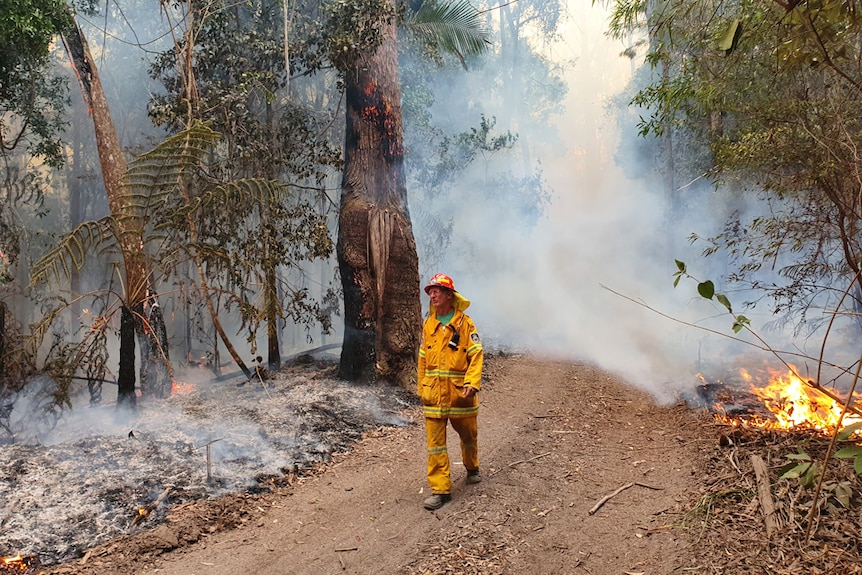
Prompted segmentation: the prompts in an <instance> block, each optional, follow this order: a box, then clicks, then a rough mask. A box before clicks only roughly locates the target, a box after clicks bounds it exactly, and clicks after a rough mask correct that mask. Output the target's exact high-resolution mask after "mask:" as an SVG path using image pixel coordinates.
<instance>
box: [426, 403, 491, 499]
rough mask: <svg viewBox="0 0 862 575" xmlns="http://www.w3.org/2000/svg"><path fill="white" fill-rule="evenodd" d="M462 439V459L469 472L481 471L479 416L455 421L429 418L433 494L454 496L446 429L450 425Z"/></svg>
mask: <svg viewBox="0 0 862 575" xmlns="http://www.w3.org/2000/svg"><path fill="white" fill-rule="evenodd" d="M449 422H451V423H452V428H453V429H454V430H455V431H456V432H457V433H458V435H459V436H460V437H461V458H462V459H463V461H464V467H466V468H467V471H477V470H478V469H479V445H478V439H479V427H478V425H477V423H476V416H475V415H473V416H470V417H455V418H451V419H450V418H446V417H442V418H437V417H426V418H425V432H426V434H427V435H428V483H429V484H430V485H431V491H432V492H433V493H451V492H452V480H451V479H450V478H449V450H448V449H447V447H446V428H447V427H448V423H449Z"/></svg>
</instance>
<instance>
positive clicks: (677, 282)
mask: <svg viewBox="0 0 862 575" xmlns="http://www.w3.org/2000/svg"><path fill="white" fill-rule="evenodd" d="M681 277H682V276H681V275H677V276H676V279H675V280H673V287H676V286H677V285H678V284H679V279H680V278H681Z"/></svg>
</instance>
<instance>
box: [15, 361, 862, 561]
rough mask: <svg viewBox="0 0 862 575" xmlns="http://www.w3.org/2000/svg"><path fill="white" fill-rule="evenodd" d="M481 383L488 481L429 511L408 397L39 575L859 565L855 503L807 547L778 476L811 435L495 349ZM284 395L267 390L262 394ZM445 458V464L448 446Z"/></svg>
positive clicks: (790, 487) (828, 521)
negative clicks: (762, 491)
mask: <svg viewBox="0 0 862 575" xmlns="http://www.w3.org/2000/svg"><path fill="white" fill-rule="evenodd" d="M485 376H486V377H485V382H484V384H483V390H482V392H481V394H482V395H481V400H482V408H481V412H480V420H479V430H480V458H481V461H482V469H483V474H484V481H483V482H482V483H481V484H479V485H474V486H467V485H465V483H464V481H463V479H464V476H465V471H464V469H463V467H462V466H459V465H458V464H457V463H456V464H455V465H454V466H453V475H454V480H455V488H454V492H453V501H452V502H451V503H450V504H448V505H446V506H444V507H443V508H442V509H440V510H438V511H436V512H428V511H425V510H423V509H422V507H421V501H422V499H423V498H424V497H425V496H427V495H428V488H427V484H426V479H425V474H424V458H425V456H424V451H425V447H424V430H423V428H422V420H421V411H420V409H419V407H418V406H416V405H415V404H412V405H409V406H406V407H404V409H403V410H402V411H401V413H400V415H401V416H402V417H403V418H405V419H407V420H409V421H410V423H409V424H407V425H406V426H401V427H398V426H394V427H393V426H387V425H378V426H376V427H372V428H369V429H367V430H366V431H365V432H364V433H362V435H361V437H360V438H359V439H358V440H357V441H355V442H354V443H351V444H349V446H348V447H347V448H346V449H345V450H336V451H335V452H334V453H333V454H332V455H331V457H330V458H327V461H326V462H323V463H319V464H314V465H312V466H311V467H309V468H308V469H307V471H306V472H300V473H295V472H288V473H286V474H284V475H281V476H272V477H270V478H269V479H266V478H261V481H262V484H266V482H267V481H269V483H270V485H269V487H268V488H267V489H263V488H261V486H260V485H258V488H256V489H253V490H246V491H244V492H240V493H233V494H228V495H224V496H221V497H216V498H210V499H198V500H195V499H190V500H188V501H186V502H184V503H179V502H177V501H173V502H172V503H170V504H169V505H167V506H164V505H163V506H162V507H165V509H164V513H163V515H162V517H161V520H159V517H156V516H155V513H154V517H153V518H152V519H151V518H149V517H148V518H147V519H145V520H144V521H142V522H140V524H139V525H137V526H135V527H134V528H131V529H128V534H127V535H123V536H121V537H118V538H114V539H112V540H110V541H107V542H105V543H101V544H99V545H96V546H94V547H92V548H90V549H88V550H86V551H84V550H81V553H80V554H79V556H77V557H75V558H72V559H70V560H67V561H65V562H64V563H60V564H56V565H53V566H47V567H43V568H42V569H41V570H39V571H38V572H40V573H44V574H61V573H63V574H65V573H80V574H94V575H95V574H100V575H101V574H129V575H131V574H154V575H155V574H159V575H204V574H206V575H228V574H231V575H233V574H236V573H252V572H253V573H257V574H262V575H265V574H297V575H300V574H306V573H307V574H321V573H323V574H329V573H332V574H340V573H355V574H365V573H375V574H437V573H441V574H442V573H458V574H510V573H511V574H517V573H536V574H576V573H577V574H580V573H585V574H587V575H625V574H628V575H640V574H643V575H663V574H671V573H680V574H683V573H715V574H719V573H721V574H728V575H729V574H731V573H734V574H737V573H774V574H779V575H783V574H785V573H786V574H790V573H800V572H806V573H809V572H810V573H842V574H843V573H848V574H850V573H860V572H862V570H860V565H862V562H860V560H859V556H858V551H857V550H858V549H859V548H860V545H859V543H860V538H859V526H860V519H859V513H858V506H856V505H854V506H853V507H854V508H855V511H853V510H851V511H849V512H846V514H843V515H842V511H841V510H840V509H835V505H832V507H831V508H830V507H829V505H824V512H823V515H822V519H821V520H820V522H819V523H818V529H815V535H814V537H813V538H812V543H811V545H809V546H805V545H800V544H798V542H799V539H800V537H801V535H800V533H801V532H800V527H801V524H802V523H803V521H802V519H801V518H804V512H805V509H806V508H805V501H806V496H807V495H806V494H807V493H810V491H809V490H807V489H804V488H803V487H801V486H799V485H798V484H797V483H795V482H792V481H788V480H786V479H778V477H777V475H778V471H779V468H780V467H781V466H782V465H784V463H786V459H785V457H786V454H787V453H788V452H795V451H797V449H798V447H799V444H800V442H804V443H805V445H806V447H807V448H808V449H809V451H811V452H812V453H813V452H815V451H816V449H817V448H818V447H822V445H823V443H822V442H820V443H818V442H817V441H816V440H812V439H811V438H809V437H807V436H804V437H794V436H787V435H780V436H777V435H775V434H769V433H767V434H764V433H761V432H756V431H742V430H730V431H728V429H727V428H725V427H722V426H718V425H716V424H714V423H713V422H712V421H711V418H710V417H708V415H707V414H704V413H697V412H695V411H693V410H692V409H690V408H688V407H687V406H685V405H682V404H678V405H672V406H659V405H656V404H655V402H654V401H653V400H652V398H651V397H650V396H648V395H646V394H644V393H643V392H641V391H638V390H636V389H633V388H632V387H630V386H628V385H626V384H624V383H622V382H620V381H619V380H617V379H616V378H615V377H613V376H612V375H609V374H607V373H605V372H602V371H600V370H598V369H596V368H594V367H592V366H589V365H581V364H577V363H571V362H557V361H545V360H542V359H540V358H536V357H505V358H503V357H490V358H488V361H487V369H486V374H485ZM384 391H385V390H384ZM278 393H279V388H278V386H277V385H276V384H273V385H272V386H271V388H270V390H269V394H270V398H271V397H273V396H276V397H277V395H278ZM391 393H393V394H398V393H399V392H398V391H397V390H391ZM345 426H347V425H346V423H345ZM452 435H453V436H454V435H455V434H454V433H453V434H452ZM450 453H451V454H452V455H453V461H455V462H457V461H458V460H459V457H458V448H457V444H456V442H455V441H454V440H451V441H450ZM755 453H757V454H761V456H762V457H763V458H764V459H765V461H766V465H767V469H768V471H767V474H768V476H769V477H768V479H767V481H769V482H771V483H772V491H773V493H774V495H775V498H776V501H775V503H776V507H777V510H776V511H775V512H774V513H773V517H774V519H775V520H776V521H775V523H774V524H773V526H772V529H773V534H772V538H771V539H767V537H766V534H765V530H764V520H763V516H762V513H761V510H760V507H761V505H760V504H761V502H762V501H763V499H762V497H760V496H759V495H758V489H757V484H756V479H755V474H754V472H753V470H752V465H751V464H750V463H749V460H750V457H749V456H750V455H753V454H755ZM850 475H851V476H852V474H850ZM845 479H847V478H846V477H845ZM848 480H849V481H855V476H852V477H850V478H849V479H848ZM857 485H858V484H857V483H853V484H852V488H853V489H855V488H856V486H857ZM611 495H612V497H610V498H609V499H606V498H607V497H608V496H611ZM852 497H853V501H855V502H856V503H858V495H857V494H856V493H855V492H853V494H852ZM168 500H169V501H170V498H168ZM826 503H827V504H828V503H829V502H828V501H826ZM160 508H161V507H160ZM809 508H810V504H809ZM31 572H32V570H31Z"/></svg>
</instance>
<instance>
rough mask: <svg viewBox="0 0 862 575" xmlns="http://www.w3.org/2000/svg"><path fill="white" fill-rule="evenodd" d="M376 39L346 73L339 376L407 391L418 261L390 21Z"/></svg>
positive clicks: (415, 334) (417, 310)
mask: <svg viewBox="0 0 862 575" xmlns="http://www.w3.org/2000/svg"><path fill="white" fill-rule="evenodd" d="M381 33H382V36H383V41H382V44H381V46H380V47H379V48H378V49H377V51H376V52H374V53H373V54H367V55H365V56H363V57H362V58H360V60H359V62H358V63H357V64H356V66H355V67H354V68H353V69H352V70H350V71H348V72H347V73H346V74H345V90H346V117H347V126H346V133H345V145H344V175H343V179H342V195H341V208H340V212H339V221H338V224H339V225H338V244H337V253H338V262H339V269H340V271H341V282H342V288H343V290H344V312H345V313H344V321H345V325H344V344H343V348H342V353H341V364H340V366H339V375H340V376H341V377H343V378H345V379H348V380H354V381H367V380H371V379H381V380H384V381H388V382H391V383H394V384H397V385H401V386H403V387H408V386H409V385H410V382H411V381H412V378H413V376H414V374H415V362H416V353H417V350H418V346H419V325H420V322H421V305H420V302H419V262H418V256H417V254H416V243H415V240H414V238H413V229H412V227H411V224H410V214H409V210H408V207H407V186H406V181H405V178H404V148H403V137H402V118H401V89H400V85H399V80H398V64H397V49H396V28H395V24H394V22H390V23H382V24H381Z"/></svg>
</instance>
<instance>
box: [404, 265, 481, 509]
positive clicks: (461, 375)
mask: <svg viewBox="0 0 862 575" xmlns="http://www.w3.org/2000/svg"><path fill="white" fill-rule="evenodd" d="M425 293H426V294H428V297H429V304H430V305H429V312H428V316H427V317H426V318H425V324H424V326H423V329H422V344H421V347H420V348H419V366H418V377H417V384H418V390H417V391H418V394H419V397H420V398H421V400H422V405H423V409H424V411H425V431H426V434H427V436H428V483H429V484H430V485H431V496H430V497H428V498H427V499H425V502H424V505H425V508H426V509H430V510H434V509H439V508H440V507H442V506H443V505H444V504H445V503H446V502H448V501H450V500H451V498H452V481H451V479H450V478H449V453H448V452H447V448H446V428H447V426H448V423H451V424H452V428H453V429H454V430H455V431H456V432H457V433H458V435H459V436H460V438H461V458H462V459H463V461H464V467H466V468H467V480H466V481H467V483H469V484H475V483H479V482H480V481H482V476H481V475H480V474H479V454H478V446H477V439H478V428H477V424H476V416H477V415H478V413H479V398H478V395H477V394H478V393H479V388H480V385H481V380H482V358H483V352H482V342H481V340H480V339H479V334H478V333H477V332H476V326H475V325H474V324H473V320H472V319H470V316H468V315H466V314H465V313H464V310H466V309H467V307H469V305H470V301H469V300H468V299H467V298H465V297H464V296H462V295H461V294H460V293H458V292H457V291H455V285H454V283H453V282H452V278H450V277H449V276H447V275H444V274H436V275H435V276H434V277H432V278H431V280H430V281H429V282H428V285H426V286H425Z"/></svg>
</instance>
